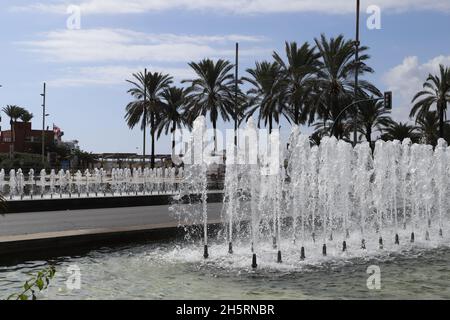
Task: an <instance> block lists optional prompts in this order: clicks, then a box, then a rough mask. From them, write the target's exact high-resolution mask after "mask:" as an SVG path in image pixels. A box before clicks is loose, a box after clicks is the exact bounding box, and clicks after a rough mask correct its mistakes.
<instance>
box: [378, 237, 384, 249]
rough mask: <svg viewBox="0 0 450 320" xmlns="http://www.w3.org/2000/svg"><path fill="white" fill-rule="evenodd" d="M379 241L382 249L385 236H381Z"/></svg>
mask: <svg viewBox="0 0 450 320" xmlns="http://www.w3.org/2000/svg"><path fill="white" fill-rule="evenodd" d="M378 243H379V244H380V249H383V238H382V237H380V239H379V240H378Z"/></svg>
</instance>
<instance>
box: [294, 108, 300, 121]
mask: <svg viewBox="0 0 450 320" xmlns="http://www.w3.org/2000/svg"><path fill="white" fill-rule="evenodd" d="M294 118H295V119H294V121H295V124H296V125H299V124H300V123H299V118H300V107H299V106H298V105H295V116H294Z"/></svg>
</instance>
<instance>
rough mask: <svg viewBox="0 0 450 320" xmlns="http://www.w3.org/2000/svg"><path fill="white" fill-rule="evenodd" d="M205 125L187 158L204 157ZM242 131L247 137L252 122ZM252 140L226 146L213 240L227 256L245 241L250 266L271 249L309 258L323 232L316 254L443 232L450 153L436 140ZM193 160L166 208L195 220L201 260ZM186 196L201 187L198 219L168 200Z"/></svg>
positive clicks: (200, 179) (201, 169) (200, 173)
mask: <svg viewBox="0 0 450 320" xmlns="http://www.w3.org/2000/svg"><path fill="white" fill-rule="evenodd" d="M204 132H205V126H204V119H203V118H199V119H198V120H197V121H196V126H194V132H193V134H192V137H191V142H190V144H189V145H190V150H191V151H192V150H195V151H194V156H200V155H204V154H205V150H204V149H203V150H201V149H200V148H201V147H203V148H205V146H204V141H205V139H206V137H205V136H204V135H202V134H204ZM243 135H244V136H245V138H246V139H248V137H253V136H256V128H255V126H254V123H253V121H252V120H251V119H250V120H249V122H248V124H247V128H246V129H245V131H244V134H243ZM260 140H261V139H252V141H251V143H250V144H249V143H248V141H244V142H243V143H240V144H239V146H238V147H235V146H234V144H228V145H227V157H226V163H225V164H226V175H225V188H224V209H223V214H222V218H221V222H222V228H223V232H219V233H218V234H219V236H218V238H217V239H214V240H213V241H217V242H218V243H220V242H222V241H223V242H225V243H226V244H227V245H226V247H227V253H228V254H230V255H231V254H234V253H235V252H236V251H237V250H238V251H240V252H242V246H243V247H244V248H248V249H247V250H248V254H249V255H250V254H251V261H252V266H253V267H254V268H256V266H257V265H258V264H257V260H256V258H257V254H258V255H267V254H272V253H271V252H273V255H274V260H275V261H277V262H279V263H281V262H282V261H283V259H282V252H283V251H285V252H286V254H288V255H298V260H299V261H305V260H307V258H308V252H311V251H314V255H316V253H315V252H317V250H319V249H318V248H317V244H316V242H317V241H318V239H322V243H321V254H322V256H327V255H330V253H331V254H333V255H337V254H347V253H348V252H349V251H358V250H362V251H361V252H368V251H370V252H373V251H374V250H375V251H376V250H386V248H392V245H395V246H400V245H401V244H404V245H406V243H412V242H414V241H417V239H420V241H422V242H423V241H425V242H426V241H430V240H431V239H433V238H434V239H437V240H438V239H443V234H444V233H445V230H446V229H445V226H446V222H447V219H448V209H449V208H448V202H447V201H446V195H447V194H448V191H449V190H448V189H449V188H448V175H449V173H450V172H449V169H450V167H449V165H450V163H449V160H450V159H449V157H448V153H449V152H450V151H449V148H447V145H446V143H445V141H444V140H442V139H440V140H439V142H438V145H437V147H436V148H435V149H434V150H433V148H432V146H429V145H423V144H411V141H410V140H408V139H405V141H403V142H400V141H388V142H385V141H382V140H379V141H377V143H376V145H375V149H374V151H373V152H372V149H371V148H370V146H369V144H368V143H366V142H363V143H361V144H358V145H357V146H356V147H354V148H353V147H352V146H351V145H350V144H349V143H347V142H344V141H342V140H340V141H338V140H336V139H335V138H334V137H331V138H330V137H324V138H323V139H322V141H321V144H320V146H312V145H311V142H310V140H309V137H308V136H306V135H302V134H300V133H299V129H298V128H297V127H294V128H293V130H292V133H291V136H290V137H289V140H288V141H289V143H288V147H286V148H285V147H284V146H282V144H281V143H280V138H279V136H278V132H277V131H274V132H273V133H272V134H270V136H269V141H268V144H267V147H266V148H264V147H265V142H264V141H260ZM249 153H254V154H257V156H256V160H254V161H250V160H249V159H250V158H251V156H249ZM198 160H200V161H201V162H197V163H195V162H194V163H193V164H186V165H185V170H186V174H185V178H184V184H183V185H184V187H183V188H181V189H180V191H179V194H177V195H176V196H175V197H174V199H175V204H174V205H173V206H172V207H171V211H172V212H174V213H175V214H176V215H177V217H178V218H179V219H180V225H183V226H186V225H188V224H196V223H201V224H202V225H203V231H204V234H203V244H204V257H205V258H207V257H210V252H209V253H208V241H209V240H208V232H207V230H208V224H207V222H208V213H207V211H206V205H205V203H206V196H205V195H206V194H207V191H206V189H205V185H206V184H205V183H204V181H205V180H204V179H205V174H206V172H207V168H208V161H206V158H205V159H198ZM189 194H201V201H200V203H201V205H202V210H201V214H202V216H201V217H202V218H201V219H199V215H198V210H197V211H196V212H197V213H196V214H194V213H193V212H194V211H195V210H194V209H193V206H187V209H186V206H185V208H183V209H181V206H178V204H177V203H178V202H179V201H180V200H181V199H185V198H186V196H187V195H189ZM402 226H403V228H402ZM402 230H403V231H402ZM210 240H211V239H210ZM408 240H409V241H408ZM438 241H439V240H438ZM237 246H240V247H239V248H238V247H237ZM236 248H238V249H236ZM339 252H340V253H339ZM311 254H312V253H311ZM284 255H285V254H283V256H284Z"/></svg>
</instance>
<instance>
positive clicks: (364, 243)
mask: <svg viewBox="0 0 450 320" xmlns="http://www.w3.org/2000/svg"><path fill="white" fill-rule="evenodd" d="M361 249H364V250H366V240H364V239H362V240H361Z"/></svg>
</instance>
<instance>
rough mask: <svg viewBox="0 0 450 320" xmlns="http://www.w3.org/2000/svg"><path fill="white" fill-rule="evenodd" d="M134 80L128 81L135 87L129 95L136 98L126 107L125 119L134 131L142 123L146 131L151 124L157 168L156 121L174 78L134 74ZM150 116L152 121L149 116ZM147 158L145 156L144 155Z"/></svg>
mask: <svg viewBox="0 0 450 320" xmlns="http://www.w3.org/2000/svg"><path fill="white" fill-rule="evenodd" d="M133 77H134V79H133V80H127V82H129V83H131V84H132V85H133V87H132V88H131V89H129V90H128V93H129V94H131V96H133V97H134V98H135V100H134V101H132V102H130V103H129V104H128V105H127V107H126V113H125V119H126V121H127V124H128V127H129V128H130V129H133V128H134V127H135V126H136V125H137V124H139V123H140V125H141V129H142V130H145V128H146V126H147V125H148V124H150V135H151V140H152V155H151V167H152V168H154V167H155V131H156V120H157V118H158V119H159V115H160V113H161V110H162V108H163V102H162V101H161V100H162V93H163V91H164V90H165V89H167V88H168V87H169V86H170V84H171V83H172V77H171V76H169V75H168V74H162V73H159V72H154V73H152V72H148V73H147V74H146V75H145V73H142V72H139V73H134V74H133ZM148 114H150V120H149V119H148V117H147V115H148ZM144 146H145V134H144ZM144 157H145V154H144Z"/></svg>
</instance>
